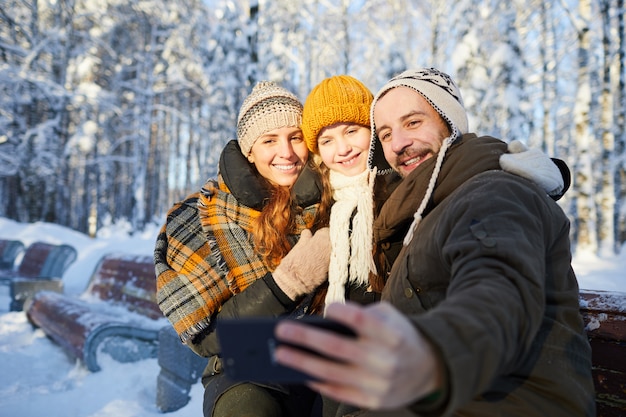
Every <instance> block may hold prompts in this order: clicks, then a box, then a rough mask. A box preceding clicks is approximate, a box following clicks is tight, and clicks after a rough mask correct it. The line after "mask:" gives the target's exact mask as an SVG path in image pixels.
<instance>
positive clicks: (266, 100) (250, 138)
mask: <svg viewBox="0 0 626 417" xmlns="http://www.w3.org/2000/svg"><path fill="white" fill-rule="evenodd" d="M301 124H302V103H300V100H298V98H297V97H296V96H295V95H294V94H292V93H291V92H289V91H288V90H286V89H285V88H283V87H281V86H279V85H278V84H276V83H274V82H272V81H260V82H259V83H257V85H255V86H254V88H253V89H252V92H251V93H250V95H249V96H248V97H246V99H245V100H244V101H243V104H242V105H241V109H240V110H239V117H238V118H237V139H238V140H239V147H240V148H241V153H243V155H244V156H246V157H247V156H248V155H249V154H250V149H252V145H254V142H256V140H257V139H258V138H259V137H260V136H261V135H263V134H264V133H267V132H269V131H270V130H274V129H278V128H281V127H300V125H301Z"/></svg>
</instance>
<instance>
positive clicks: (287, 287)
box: [272, 227, 330, 300]
mask: <svg viewBox="0 0 626 417" xmlns="http://www.w3.org/2000/svg"><path fill="white" fill-rule="evenodd" d="M328 231H329V229H328V227H324V228H323V229H320V230H318V231H317V232H315V235H312V234H311V231H310V230H309V229H305V230H303V231H302V233H301V234H300V240H299V241H298V243H296V245H295V246H294V247H293V248H291V250H290V251H289V253H288V254H287V256H285V257H284V258H283V260H282V261H280V264H279V265H278V267H277V268H276V270H275V271H274V272H273V273H272V276H273V277H274V281H276V284H277V285H278V286H279V287H280V289H281V290H283V292H284V293H285V294H287V296H288V297H289V298H291V299H292V300H296V299H297V298H298V297H299V296H301V295H304V294H308V293H310V292H312V291H313V290H314V289H316V288H317V287H319V286H320V285H321V284H322V283H323V282H324V281H326V279H327V277H328V264H329V262H330V236H329V234H328Z"/></svg>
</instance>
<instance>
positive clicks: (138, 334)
mask: <svg viewBox="0 0 626 417" xmlns="http://www.w3.org/2000/svg"><path fill="white" fill-rule="evenodd" d="M24 307H25V311H26V315H27V317H28V319H29V321H30V322H31V323H32V324H34V325H35V326H38V327H40V328H41V329H42V330H43V331H44V333H45V334H46V335H47V336H49V337H50V338H51V339H52V340H54V341H55V342H56V343H58V344H59V345H60V346H62V347H63V348H64V349H65V350H66V351H67V352H68V353H69V354H70V355H71V356H73V357H76V358H79V359H80V360H82V361H83V363H84V364H85V366H86V367H87V368H88V369H89V370H90V371H92V372H96V371H98V370H100V365H99V364H98V360H97V356H98V353H100V352H106V353H108V354H109V355H110V356H112V357H113V358H114V359H116V360H118V361H120V362H133V361H137V360H140V359H145V358H156V356H157V352H158V332H159V329H160V328H162V327H163V326H164V325H166V324H167V322H166V320H165V318H163V315H162V313H161V310H160V309H159V307H158V305H157V303H156V276H155V271H154V261H153V258H152V257H151V256H144V255H121V254H110V255H107V256H105V257H103V258H102V259H101V260H100V262H99V263H98V265H97V266H96V268H95V270H94V273H93V275H92V277H91V279H90V281H89V285H88V286H87V288H86V289H85V291H84V292H83V294H81V295H80V296H69V295H65V294H59V293H56V292H50V291H43V292H39V293H37V294H35V295H34V296H33V297H31V298H30V299H29V300H28V301H27V302H26V304H25V306H24ZM161 318H162V319H163V320H160V319H161Z"/></svg>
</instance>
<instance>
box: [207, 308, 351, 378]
mask: <svg viewBox="0 0 626 417" xmlns="http://www.w3.org/2000/svg"><path fill="white" fill-rule="evenodd" d="M280 320H296V319H288V318H284V317H282V318H275V317H246V318H238V319H221V320H218V322H217V337H218V340H219V343H220V349H221V352H222V353H221V358H222V367H223V369H224V372H225V373H226V375H227V376H229V377H230V378H232V379H233V380H235V381H254V382H265V383H281V384H300V383H303V382H305V381H310V380H312V379H314V378H313V377H311V376H309V375H306V374H304V373H302V372H299V371H296V370H295V369H292V368H288V367H286V366H283V365H280V364H278V363H277V362H276V361H275V360H274V350H275V349H276V347H277V346H278V345H280V344H285V345H290V346H293V347H295V348H298V349H302V350H305V351H308V352H311V353H314V354H316V355H319V353H317V352H312V351H310V350H309V349H306V348H304V347H302V346H298V345H293V344H287V343H284V342H280V341H278V340H277V339H276V337H275V336H274V328H275V327H276V324H278V322H279V321H280ZM297 320H298V321H300V322H303V323H304V324H307V325H310V326H316V327H319V328H322V329H326V330H331V331H334V332H337V333H339V334H341V335H344V336H348V337H356V334H355V333H354V331H353V330H352V329H350V328H349V327H347V326H345V325H343V324H341V323H338V322H336V321H333V320H329V319H325V318H323V317H320V316H304V317H302V318H299V319H297Z"/></svg>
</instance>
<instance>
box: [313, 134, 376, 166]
mask: <svg viewBox="0 0 626 417" xmlns="http://www.w3.org/2000/svg"><path fill="white" fill-rule="evenodd" d="M317 146H318V149H319V153H320V157H321V158H322V161H323V162H324V165H326V166H327V167H328V168H329V169H331V170H333V171H337V172H339V173H340V174H343V175H345V176H348V177H353V176H355V175H358V174H360V173H362V172H363V171H365V169H366V168H367V156H368V152H369V148H370V129H369V128H368V127H365V126H361V125H358V124H355V123H337V124H334V125H332V126H328V127H325V128H324V129H322V130H321V132H320V134H319V136H318V138H317Z"/></svg>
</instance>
